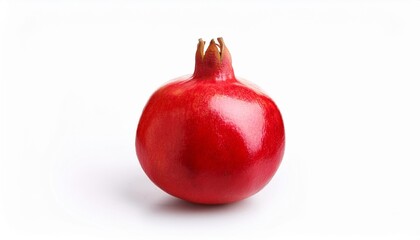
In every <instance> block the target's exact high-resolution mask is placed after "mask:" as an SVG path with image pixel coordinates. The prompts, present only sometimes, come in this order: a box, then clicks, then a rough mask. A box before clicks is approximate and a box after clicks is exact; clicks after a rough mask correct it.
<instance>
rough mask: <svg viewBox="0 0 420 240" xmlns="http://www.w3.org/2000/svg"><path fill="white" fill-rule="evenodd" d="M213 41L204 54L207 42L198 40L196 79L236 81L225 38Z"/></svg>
mask: <svg viewBox="0 0 420 240" xmlns="http://www.w3.org/2000/svg"><path fill="white" fill-rule="evenodd" d="M217 42H218V43H216V41H214V39H212V40H211V41H210V44H209V46H208V47H207V50H206V51H205V52H204V45H205V43H206V42H205V41H203V40H202V39H201V38H200V39H199V40H198V45H197V52H196V63H195V71H194V77H197V78H199V77H205V78H212V79H215V80H229V79H235V76H234V72H233V68H232V60H231V56H230V53H229V50H228V49H227V47H226V45H225V43H224V41H223V38H221V37H219V38H217Z"/></svg>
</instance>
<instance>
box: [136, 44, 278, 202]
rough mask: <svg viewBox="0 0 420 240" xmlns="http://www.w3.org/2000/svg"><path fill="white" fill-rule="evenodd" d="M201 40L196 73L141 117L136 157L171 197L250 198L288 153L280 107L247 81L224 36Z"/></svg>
mask: <svg viewBox="0 0 420 240" xmlns="http://www.w3.org/2000/svg"><path fill="white" fill-rule="evenodd" d="M217 41H218V43H216V42H215V41H214V40H211V42H210V45H209V46H208V48H207V50H206V51H205V53H204V45H205V42H204V41H203V40H201V39H200V40H199V42H198V46H197V52H196V59H195V61H196V62H195V71H194V74H193V75H192V76H190V77H184V78H179V79H176V80H174V81H172V82H170V83H168V84H166V85H164V86H162V87H161V88H159V89H158V90H157V91H156V92H155V93H154V94H153V95H152V96H151V97H150V99H149V101H148V102H147V104H146V106H145V108H144V110H143V113H142V116H141V118H140V121H139V124H138V128H137V136H136V151H137V156H138V159H139V161H140V164H141V166H142V168H143V170H144V171H145V173H146V174H147V176H148V177H149V178H150V179H151V181H153V182H154V183H155V184H156V185H157V186H158V187H160V188H161V189H162V190H164V191H165V192H167V193H169V194H171V195H173V196H175V197H178V198H181V199H184V200H187V201H190V202H194V203H202V204H223V203H230V202H235V201H239V200H242V199H244V198H247V197H249V196H251V195H253V194H255V193H257V192H258V191H259V190H261V189H262V188H263V187H264V186H265V185H266V184H267V183H268V182H269V181H270V179H271V178H272V177H273V175H274V174H275V172H276V171H277V169H278V167H279V165H280V162H281V160H282V157H283V153H284V147H285V136H284V126H283V120H282V117H281V113H280V111H279V110H278V108H277V106H276V104H275V103H274V102H273V100H271V99H270V98H269V97H268V96H267V95H265V94H264V93H262V92H261V91H260V90H258V89H257V88H256V87H254V86H251V85H249V84H246V83H245V82H243V81H239V80H238V79H237V78H236V77H235V74H234V72H233V68H232V64H231V56H230V53H229V51H228V49H227V47H226V45H225V43H224V42H223V39H222V38H218V39H217Z"/></svg>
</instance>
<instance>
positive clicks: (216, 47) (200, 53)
mask: <svg viewBox="0 0 420 240" xmlns="http://www.w3.org/2000/svg"><path fill="white" fill-rule="evenodd" d="M205 44H206V42H205V41H203V39H201V38H200V39H198V45H197V57H200V58H201V59H202V60H203V59H204V58H205V57H206V56H210V55H217V58H218V59H219V61H221V60H222V58H223V55H224V52H225V42H224V41H223V38H222V37H218V38H217V43H216V41H215V40H214V39H212V40H211V41H210V44H209V46H208V47H207V50H206V51H205V52H204V46H205Z"/></svg>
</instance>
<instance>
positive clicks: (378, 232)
mask: <svg viewBox="0 0 420 240" xmlns="http://www.w3.org/2000/svg"><path fill="white" fill-rule="evenodd" d="M276 2H277V3H276ZM219 36H223V37H224V39H225V42H226V44H227V46H228V47H229V49H230V52H231V53H232V56H233V64H234V68H235V71H236V74H237V75H238V76H241V77H244V78H246V79H248V80H250V81H252V82H254V83H255V84H257V85H259V86H260V87H261V88H262V89H264V90H265V91H266V92H267V93H268V94H269V95H270V96H271V97H272V98H273V99H274V100H275V101H276V102H277V104H278V106H279V108H280V110H281V111H282V113H283V117H284V121H285V125H286V133H287V144H286V154H285V156H284V159H283V163H282V165H281V166H280V169H279V171H278V172H277V174H276V175H275V177H274V178H273V180H272V181H271V182H270V184H269V185H268V186H267V187H266V188H265V189H264V190H263V191H261V192H260V193H258V194H257V195H255V196H254V197H252V198H250V199H248V200H245V201H242V202H239V203H237V204H232V205H227V206H220V207H202V206H196V205H191V204H186V203H184V202H182V201H179V200H176V199H174V198H172V197H170V196H168V195H167V194H165V193H163V192H162V191H161V190H159V189H158V188H157V187H155V186H154V185H153V184H152V183H151V182H150V181H149V180H148V179H147V178H146V176H145V174H144V173H143V171H142V170H141V168H140V165H139V164H138V161H137V158H136V155H135V150H134V137H135V130H136V127H137V122H138V119H139V117H140V114H141V110H142V108H143V106H144V105H145V103H146V101H147V99H148V97H149V96H150V95H151V94H152V93H153V91H154V90H155V89H156V88H158V87H159V86H160V85H162V84H164V83H165V82H167V81H168V80H170V79H172V78H175V77H177V76H180V75H184V74H189V73H192V71H193V66H194V62H193V61H194V54H195V48H196V44H197V39H198V38H200V37H202V38H204V39H206V40H207V41H208V40H209V39H210V38H214V37H219ZM0 80H1V93H0V94H1V133H0V136H1V160H0V238H2V239H20V238H25V239H28V238H29V237H30V238H31V239H34V238H35V239H58V238H59V239H75V238H83V239H84V238H86V239H107V238H114V239H115V238H120V239H122V238H124V239H155V238H156V239H164V238H167V239H169V238H170V239H262V238H267V239H283V238H284V239H337V238H340V239H341V238H345V239H420V152H419V149H420V137H419V135H420V127H419V123H420V107H419V104H420V95H419V90H420V87H419V81H420V1H282V2H280V1H134V0H133V1H32V2H31V1H0Z"/></svg>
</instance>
